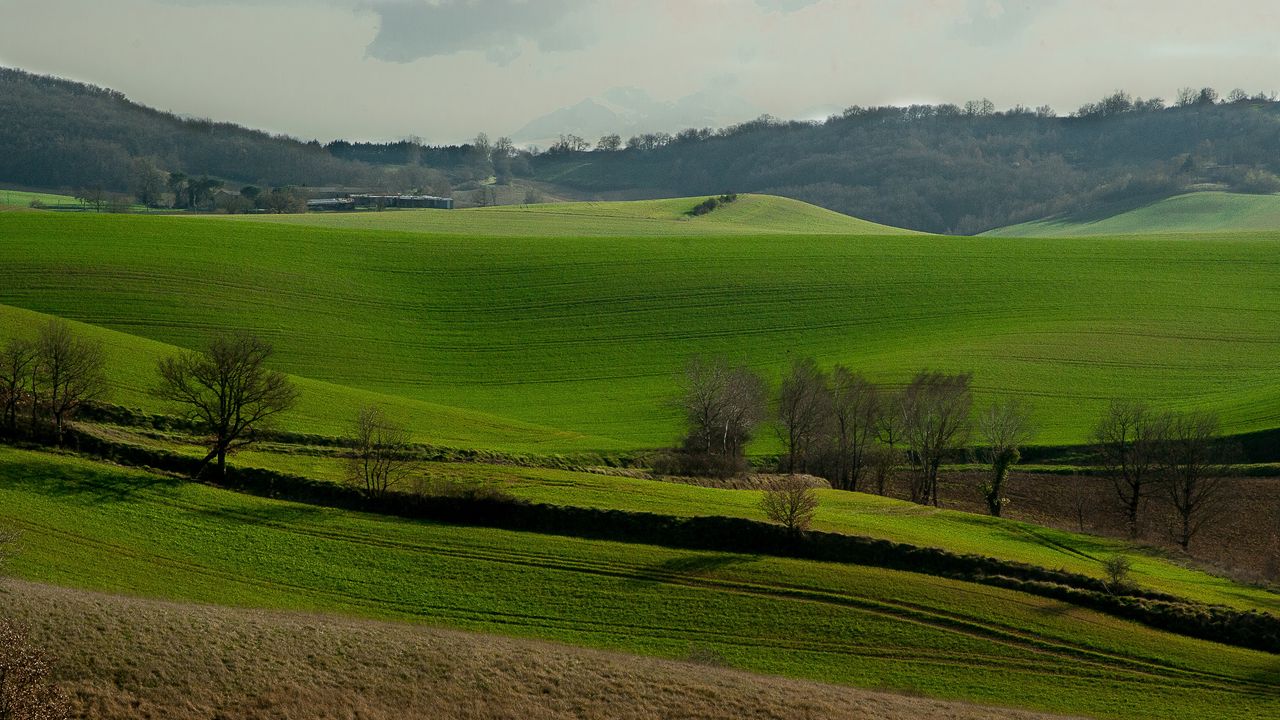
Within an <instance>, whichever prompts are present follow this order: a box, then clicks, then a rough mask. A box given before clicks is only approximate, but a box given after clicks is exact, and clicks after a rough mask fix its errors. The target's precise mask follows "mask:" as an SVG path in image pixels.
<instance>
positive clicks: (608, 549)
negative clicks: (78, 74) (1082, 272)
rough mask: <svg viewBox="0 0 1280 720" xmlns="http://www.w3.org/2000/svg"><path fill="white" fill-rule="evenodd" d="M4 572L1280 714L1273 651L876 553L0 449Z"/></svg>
mask: <svg viewBox="0 0 1280 720" xmlns="http://www.w3.org/2000/svg"><path fill="white" fill-rule="evenodd" d="M0 522H4V523H7V524H10V525H15V526H17V527H18V528H19V529H21V530H22V531H24V537H23V540H22V546H21V552H20V554H19V556H18V558H17V560H16V561H15V564H14V569H15V571H16V573H17V574H18V575H20V576H21V577H24V578H26V579H29V580H34V581H40V582H50V583H56V584H59V585H65V586H69V587H77V588H83V589H94V590H104V591H111V592H120V593H127V594H138V595H149V596H155V597H161V598H167V599H172V600H188V601H201V602H213V603H218V604H224V605H231V606H243V607H259V608H268V609H276V610H305V611H332V612H341V613H347V614H353V615H359V616H365V617H370V618H377V619H392V620H406V621H412V622H425V623H430V624H437V625H444V626H449V627H454V628H458V629H466V630H479V631H485V632H499V633H503V634H508V635H515V636H521V637H531V638H541V639H547V640H559V641H565V642H569V643H573V644H578V645H585V646H589V647H597V648H607V649H615V650H623V651H627V652H635V653H639V654H646V655H654V656H659V657H672V658H681V657H685V656H687V655H688V654H689V653H690V652H691V651H700V652H704V653H710V654H713V655H714V656H718V657H720V658H723V660H724V661H725V662H727V663H728V664H729V665H731V666H733V667H736V668H740V669H745V670H751V671H754V672H763V673H769V674H782V675H789V676H793V677H802V678H808V679H812V680H818V681H822V682H832V683H840V684H850V685H856V686H863V687H881V688H889V689H897V690H908V691H911V692H919V693H924V694H927V695H930V696H936V697H941V698H949V699H960V700H967V701H974V702H981V703H990V704H1002V705H1015V706H1022V707H1030V708H1036V709H1043V710H1049V711H1070V712H1075V713H1086V714H1089V715H1094V716H1097V717H1104V718H1125V717H1135V718H1136V717H1141V718H1165V717H1168V718H1173V717H1179V718H1180V717H1189V716H1191V717H1202V718H1217V717H1221V718H1237V717H1266V716H1272V715H1275V714H1276V713H1280V688H1277V685H1276V684H1275V680H1276V673H1277V671H1278V665H1280V661H1278V660H1277V659H1276V658H1275V656H1272V655H1267V654H1264V653H1257V652H1251V651H1246V650H1241V649H1237V648H1232V647H1226V646H1219V645H1215V644H1212V643H1206V642H1202V641H1196V640H1191V639H1188V638H1183V637H1179V636H1175V635H1170V634H1167V633H1162V632H1157V631H1154V630H1150V629H1147V628H1144V627H1141V626H1137V625H1134V624H1132V623H1128V622H1124V621H1121V620H1118V619H1115V618H1112V617H1109V616H1105V615H1100V614H1097V613H1093V612H1089V611H1086V610H1083V609H1081V608H1077V607H1073V606H1070V605H1066V604H1063V603H1058V602H1052V601H1048V600H1044V599H1041V598H1037V597H1032V596H1027V595H1023V594H1020V593H1015V592H1010V591H1004V590H1000V589H997V588H990V587H984V586H977V585H971V584H967V583H962V582H957V581H951V580H945V579H941V578H931V577H926V576H919V575H914V574H910V573H901V572H893V571H885V570H877V569H872V568H861V567H853V566H837V565H829V564H823V563H813V562H802V561H792V560H785V559H779V558H765V557H755V556H743V555H733V554H724V553H706V552H688V551H677V550H670V549H664V548H657V547H648V546H641V545H625V544H617V543H607V542H599V541H584V540H575V539H568V538H558V537H552V536H541V535H529V534H520V533H511V532H504V531H497V530H486V529H476V528H460V527H450V526H441V525H434V524H429V523H417V522H406V521H396V520H389V519H384V518H375V517H369V516H363V515H358V514H350V513H342V512H337V511H331V510H325V509H320V508H316V507H310V506H302V505H295V504H291V503H284V502H278V501H270V500H261V499H257V498H251V497H246V496H241V495H235V494H232V493H227V492H225V491H218V490H214V489H211V488H208V487H205V486H200V485H193V484H185V483H180V482H177V481H174V480H170V479H167V478H164V477H160V476H155V475H149V474H145V473H142V472H135V471H123V470H120V469H116V468H111V467H108V466H103V465H98V464H94V463H90V462H87V461H83V460H78V459H74V458H59V457H56V456H48V455H41V454H36V453H31V452H27V451H18V450H8V449H0Z"/></svg>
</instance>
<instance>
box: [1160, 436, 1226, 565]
mask: <svg viewBox="0 0 1280 720" xmlns="http://www.w3.org/2000/svg"><path fill="white" fill-rule="evenodd" d="M1219 427H1220V426H1219V423H1218V417H1217V416H1216V415H1213V414H1211V413H1205V412H1191V413H1185V414H1175V415H1172V416H1170V418H1169V421H1168V426H1167V431H1166V435H1165V442H1164V452H1163V458H1162V464H1163V466H1164V473H1165V476H1166V482H1165V489H1166V491H1167V492H1168V494H1169V500H1170V501H1171V503H1172V504H1173V509H1174V512H1175V513H1176V514H1177V519H1178V544H1179V545H1181V546H1182V549H1183V550H1187V549H1189V548H1190V547H1191V539H1192V538H1193V537H1195V535H1196V533H1198V532H1199V531H1200V529H1201V528H1203V527H1204V525H1205V523H1207V522H1210V521H1211V520H1213V519H1214V518H1216V517H1218V516H1219V515H1220V514H1221V513H1222V512H1223V511H1224V510H1225V509H1226V505H1225V502H1224V501H1225V500H1226V495H1227V490H1228V489H1229V488H1230V485H1229V483H1230V481H1229V480H1228V479H1227V476H1228V474H1229V473H1228V470H1229V466H1228V465H1227V463H1226V462H1225V460H1226V458H1225V453H1224V452H1223V450H1222V446H1221V443H1220V441H1219V438H1218V432H1219Z"/></svg>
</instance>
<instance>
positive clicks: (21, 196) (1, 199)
mask: <svg viewBox="0 0 1280 720" xmlns="http://www.w3.org/2000/svg"><path fill="white" fill-rule="evenodd" d="M35 200H39V201H40V202H42V203H44V204H45V205H75V204H77V202H78V201H77V200H76V199H75V198H73V197H71V196H70V195H58V194H55V193H45V192H28V191H25V190H5V189H3V188H0V207H30V206H31V203H32V201H35Z"/></svg>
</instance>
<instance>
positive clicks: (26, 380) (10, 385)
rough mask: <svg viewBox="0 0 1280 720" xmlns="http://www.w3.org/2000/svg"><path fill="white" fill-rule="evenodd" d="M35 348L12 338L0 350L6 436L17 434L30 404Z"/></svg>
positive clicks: (0, 419) (1, 419) (0, 411)
mask: <svg viewBox="0 0 1280 720" xmlns="http://www.w3.org/2000/svg"><path fill="white" fill-rule="evenodd" d="M35 364H36V346H35V343H33V342H31V341H30V340H27V339H26V338H19V337H14V338H9V340H8V342H6V343H5V344H4V347H3V348H0V423H3V428H4V430H5V431H6V432H8V433H10V434H14V433H16V432H17V431H18V416H19V415H20V414H21V412H22V409H23V406H24V405H26V404H27V403H29V402H31V393H30V388H31V383H32V379H33V375H34V373H35Z"/></svg>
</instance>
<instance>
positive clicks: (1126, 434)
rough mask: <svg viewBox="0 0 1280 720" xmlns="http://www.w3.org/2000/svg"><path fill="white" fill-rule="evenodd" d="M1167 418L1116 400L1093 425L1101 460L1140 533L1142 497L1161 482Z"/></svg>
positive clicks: (1131, 534)
mask: <svg viewBox="0 0 1280 720" xmlns="http://www.w3.org/2000/svg"><path fill="white" fill-rule="evenodd" d="M1167 427H1168V421H1167V418H1166V417H1165V416H1162V415H1159V414H1157V413H1155V412H1153V411H1152V410H1151V408H1149V407H1147V406H1146V405H1144V404H1142V403H1136V402H1126V401H1120V400H1117V401H1114V402H1112V403H1111V405H1110V406H1109V407H1108V408H1107V412H1106V414H1105V415H1103V416H1102V418H1101V419H1100V420H1099V421H1098V424H1097V425H1096V426H1094V429H1093V444H1094V446H1095V448H1096V451H1097V455H1098V463H1099V464H1100V465H1101V466H1102V470H1103V472H1104V473H1105V474H1106V476H1107V477H1108V478H1110V479H1111V484H1112V486H1113V487H1114V488H1115V491H1116V500H1117V501H1118V502H1119V504H1120V510H1121V513H1122V514H1123V516H1124V519H1125V523H1126V524H1127V526H1128V529H1129V537H1131V538H1132V537H1137V536H1138V515H1139V513H1140V512H1141V510H1142V505H1143V501H1144V500H1145V499H1146V498H1147V497H1148V496H1150V495H1151V493H1152V491H1153V489H1154V488H1155V486H1156V485H1158V484H1159V480H1160V478H1159V474H1158V472H1157V470H1158V467H1159V462H1160V452H1161V446H1162V444H1163V442H1164V436H1165V430H1166V428H1167Z"/></svg>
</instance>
